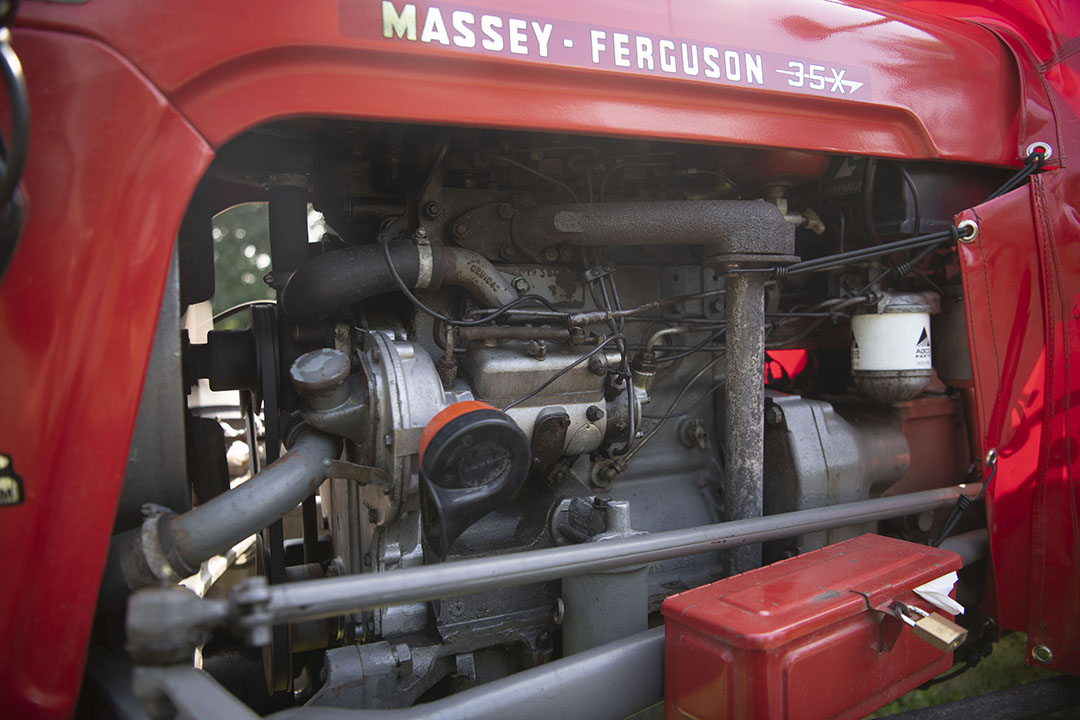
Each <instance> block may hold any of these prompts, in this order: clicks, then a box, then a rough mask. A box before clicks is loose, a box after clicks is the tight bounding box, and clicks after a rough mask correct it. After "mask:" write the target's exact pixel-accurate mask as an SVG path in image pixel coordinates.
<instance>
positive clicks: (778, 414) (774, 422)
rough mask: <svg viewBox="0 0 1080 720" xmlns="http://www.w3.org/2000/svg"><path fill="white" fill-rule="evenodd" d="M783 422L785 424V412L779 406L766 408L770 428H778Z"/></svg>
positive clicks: (766, 417) (766, 421)
mask: <svg viewBox="0 0 1080 720" xmlns="http://www.w3.org/2000/svg"><path fill="white" fill-rule="evenodd" d="M782 422H784V411H783V410H781V409H780V408H779V407H778V406H777V405H769V406H768V407H766V408H765V424H766V425H768V426H769V427H776V426H778V425H779V424H780V423H782Z"/></svg>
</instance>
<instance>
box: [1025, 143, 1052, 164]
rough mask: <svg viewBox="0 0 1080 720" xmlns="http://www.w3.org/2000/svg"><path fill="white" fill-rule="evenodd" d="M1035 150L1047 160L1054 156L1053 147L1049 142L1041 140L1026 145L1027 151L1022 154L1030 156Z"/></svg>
mask: <svg viewBox="0 0 1080 720" xmlns="http://www.w3.org/2000/svg"><path fill="white" fill-rule="evenodd" d="M1037 152H1041V153H1042V156H1043V160H1049V159H1050V158H1052V157H1054V148H1053V147H1052V146H1051V145H1050V143H1045V142H1042V141H1041V140H1040V141H1038V142H1033V143H1031V144H1030V145H1028V146H1027V152H1026V153H1025V154H1024V157H1025V158H1026V157H1030V156H1031V153H1037Z"/></svg>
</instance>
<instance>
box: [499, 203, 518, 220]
mask: <svg viewBox="0 0 1080 720" xmlns="http://www.w3.org/2000/svg"><path fill="white" fill-rule="evenodd" d="M499 217H501V218H502V219H503V220H509V219H510V218H512V217H514V206H513V205H511V204H510V203H500V204H499Z"/></svg>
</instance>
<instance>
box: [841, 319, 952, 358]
mask: <svg viewBox="0 0 1080 720" xmlns="http://www.w3.org/2000/svg"><path fill="white" fill-rule="evenodd" d="M851 334H852V341H851V369H852V370H929V369H930V368H931V365H932V360H931V357H930V356H931V351H930V314H929V313H891V314H868V315H855V316H854V317H852V318H851Z"/></svg>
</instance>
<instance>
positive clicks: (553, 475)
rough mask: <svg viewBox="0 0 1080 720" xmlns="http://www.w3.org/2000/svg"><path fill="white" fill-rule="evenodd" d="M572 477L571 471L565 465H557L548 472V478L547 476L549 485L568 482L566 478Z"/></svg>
mask: <svg viewBox="0 0 1080 720" xmlns="http://www.w3.org/2000/svg"><path fill="white" fill-rule="evenodd" d="M568 477H570V471H569V470H568V469H567V468H566V466H565V465H556V466H555V467H553V468H551V471H550V472H548V474H547V478H545V479H546V480H547V482H548V484H549V485H561V484H562V483H564V482H566V478H568Z"/></svg>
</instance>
